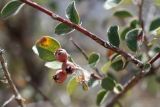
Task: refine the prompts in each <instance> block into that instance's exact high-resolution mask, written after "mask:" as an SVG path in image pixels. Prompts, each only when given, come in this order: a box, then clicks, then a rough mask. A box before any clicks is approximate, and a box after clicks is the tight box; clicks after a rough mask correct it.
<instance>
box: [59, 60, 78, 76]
mask: <svg viewBox="0 0 160 107" xmlns="http://www.w3.org/2000/svg"><path fill="white" fill-rule="evenodd" d="M62 70H63V71H65V72H66V73H67V74H72V73H73V72H74V71H75V70H76V65H75V64H73V63H72V62H69V61H67V62H64V63H63V64H62Z"/></svg>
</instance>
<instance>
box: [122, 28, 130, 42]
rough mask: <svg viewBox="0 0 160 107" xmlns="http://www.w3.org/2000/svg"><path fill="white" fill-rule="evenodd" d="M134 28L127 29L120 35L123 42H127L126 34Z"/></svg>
mask: <svg viewBox="0 0 160 107" xmlns="http://www.w3.org/2000/svg"><path fill="white" fill-rule="evenodd" d="M131 29H132V28H130V27H126V28H124V29H123V30H122V32H121V34H120V37H121V40H125V37H126V34H127V33H128V32H129V31H130V30H131Z"/></svg>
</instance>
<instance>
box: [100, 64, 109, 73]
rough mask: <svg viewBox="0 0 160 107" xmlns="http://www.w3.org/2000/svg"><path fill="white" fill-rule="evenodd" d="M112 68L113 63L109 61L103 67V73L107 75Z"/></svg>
mask: <svg viewBox="0 0 160 107" xmlns="http://www.w3.org/2000/svg"><path fill="white" fill-rule="evenodd" d="M110 66H111V61H108V62H107V63H105V64H104V65H103V66H102V67H101V71H102V72H103V73H107V72H108V70H109V68H110Z"/></svg>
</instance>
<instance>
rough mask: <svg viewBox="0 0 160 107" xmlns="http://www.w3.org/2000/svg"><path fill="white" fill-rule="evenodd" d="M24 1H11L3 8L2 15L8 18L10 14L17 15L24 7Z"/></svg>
mask: <svg viewBox="0 0 160 107" xmlns="http://www.w3.org/2000/svg"><path fill="white" fill-rule="evenodd" d="M23 5H24V3H22V2H20V1H19V0H11V1H9V2H8V3H7V4H6V5H5V6H4V7H3V8H2V10H1V17H2V18H8V17H9V16H12V15H16V14H17V13H18V12H19V10H20V9H21V8H22V7H23Z"/></svg>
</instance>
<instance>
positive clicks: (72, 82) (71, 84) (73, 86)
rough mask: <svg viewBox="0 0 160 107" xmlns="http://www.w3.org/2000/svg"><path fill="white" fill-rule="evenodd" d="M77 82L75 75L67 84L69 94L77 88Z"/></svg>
mask: <svg viewBox="0 0 160 107" xmlns="http://www.w3.org/2000/svg"><path fill="white" fill-rule="evenodd" d="M77 86H78V82H77V81H76V77H74V76H73V77H72V78H71V79H70V80H69V82H68V84H67V93H68V94H69V95H71V94H72V93H73V92H74V91H75V90H76V88H77Z"/></svg>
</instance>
